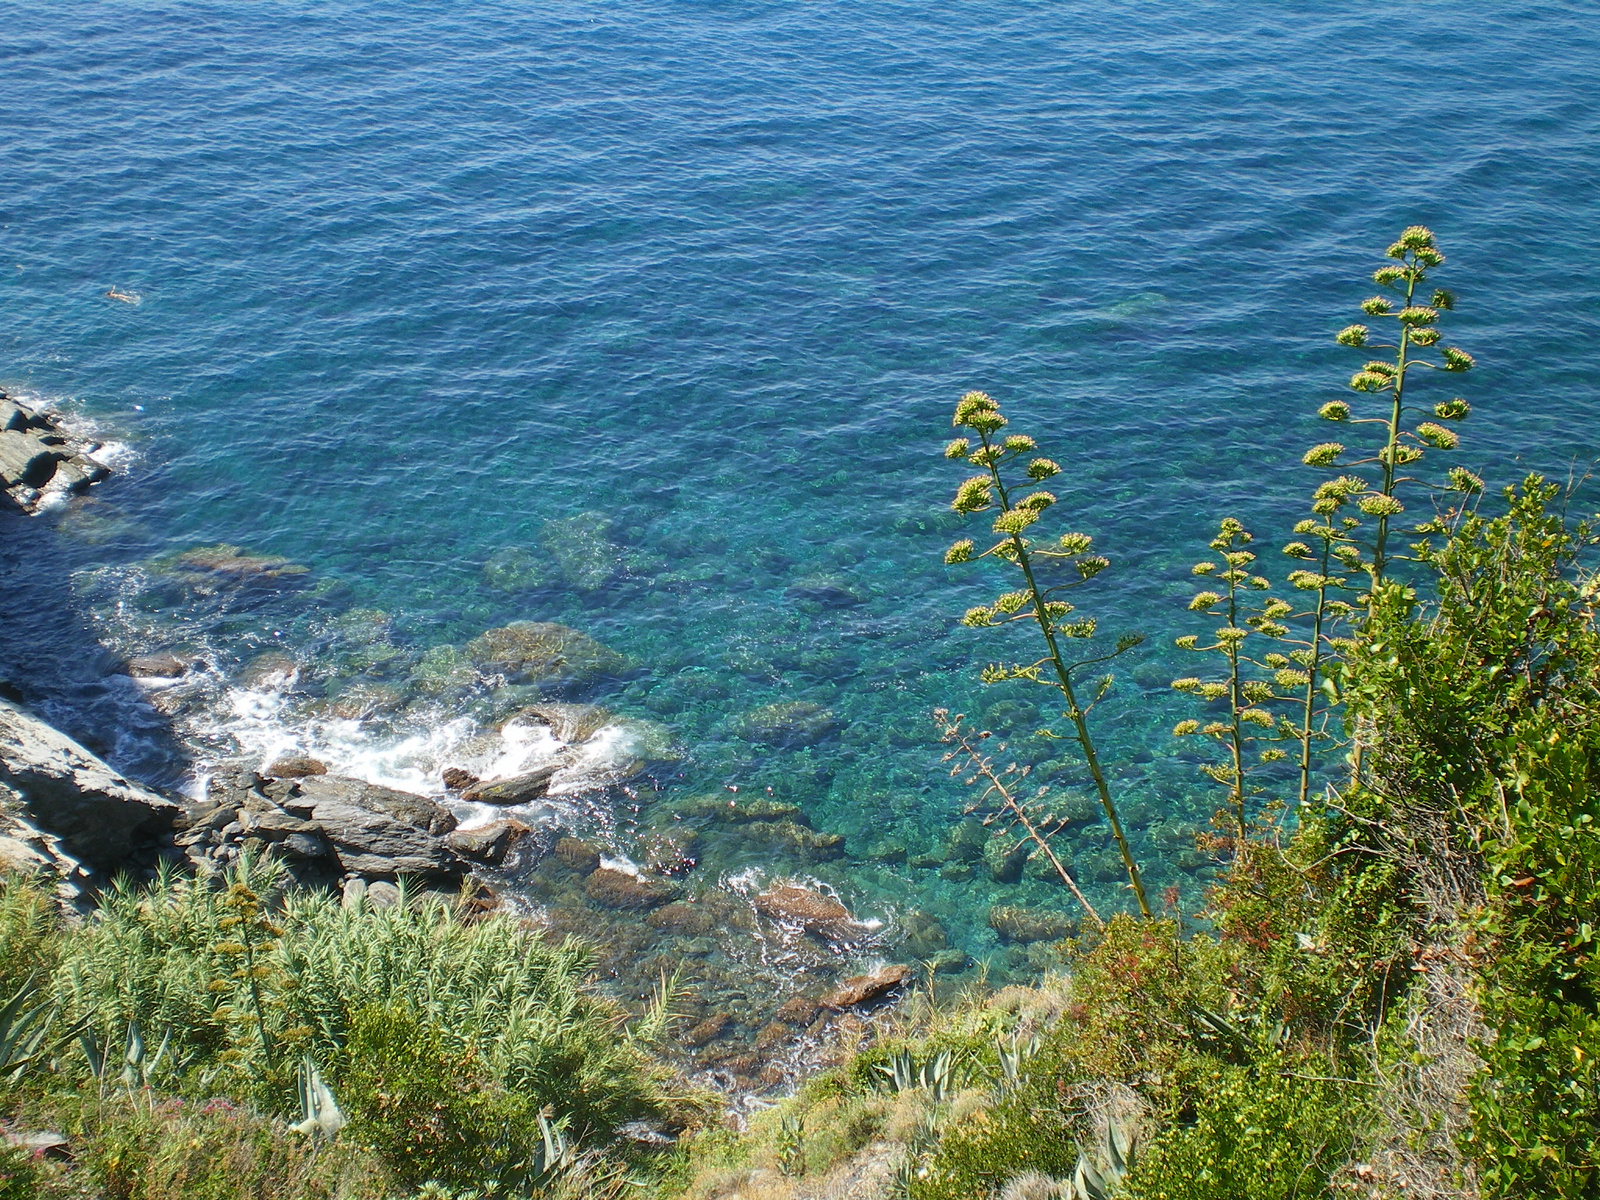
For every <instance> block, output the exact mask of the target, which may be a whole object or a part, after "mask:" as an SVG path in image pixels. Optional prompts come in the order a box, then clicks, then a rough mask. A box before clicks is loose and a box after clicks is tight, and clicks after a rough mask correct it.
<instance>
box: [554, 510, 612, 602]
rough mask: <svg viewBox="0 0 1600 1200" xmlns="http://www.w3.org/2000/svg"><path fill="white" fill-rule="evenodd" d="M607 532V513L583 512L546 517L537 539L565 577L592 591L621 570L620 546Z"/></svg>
mask: <svg viewBox="0 0 1600 1200" xmlns="http://www.w3.org/2000/svg"><path fill="white" fill-rule="evenodd" d="M610 532H611V518H610V517H608V516H607V515H606V514H605V513H599V512H586V513H578V514H577V515H576V516H571V517H562V518H559V519H557V520H554V521H546V522H545V523H544V526H543V528H542V529H541V530H540V540H541V541H542V542H543V543H544V548H545V549H546V550H547V551H549V553H550V557H551V558H553V559H555V562H556V569H557V570H558V571H560V572H561V577H562V578H563V579H564V580H566V581H567V582H568V583H569V584H571V585H572V586H573V587H575V588H577V589H579V590H580V591H585V592H594V591H598V590H599V589H601V588H603V587H605V585H606V584H608V583H610V582H611V581H612V580H613V579H614V578H616V577H617V576H618V575H620V574H621V573H622V568H623V561H622V547H620V546H618V545H617V544H616V543H615V542H613V541H611V540H610V538H609V537H608V536H607V535H609V534H610Z"/></svg>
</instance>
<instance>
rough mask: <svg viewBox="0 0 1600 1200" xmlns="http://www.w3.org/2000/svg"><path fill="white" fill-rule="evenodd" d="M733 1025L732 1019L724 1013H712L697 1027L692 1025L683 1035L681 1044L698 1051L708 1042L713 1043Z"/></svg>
mask: <svg viewBox="0 0 1600 1200" xmlns="http://www.w3.org/2000/svg"><path fill="white" fill-rule="evenodd" d="M732 1024H733V1017H731V1016H730V1015H729V1014H727V1013H725V1012H719V1013H712V1014H711V1016H709V1017H707V1018H706V1019H705V1020H704V1021H701V1022H700V1023H699V1024H698V1025H694V1026H692V1027H691V1028H690V1029H689V1032H687V1033H686V1034H684V1035H683V1044H684V1045H685V1046H688V1047H690V1048H691V1049H694V1050H698V1049H699V1048H700V1047H701V1046H704V1045H706V1044H707V1043H708V1042H714V1041H716V1040H717V1039H718V1038H719V1037H721V1036H722V1035H723V1033H724V1032H725V1031H726V1030H727V1028H728V1026H730V1025H732Z"/></svg>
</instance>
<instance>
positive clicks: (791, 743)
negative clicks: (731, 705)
mask: <svg viewBox="0 0 1600 1200" xmlns="http://www.w3.org/2000/svg"><path fill="white" fill-rule="evenodd" d="M837 727H838V722H837V720H836V719H835V718H834V715H833V713H832V712H830V711H829V710H828V709H826V708H823V707H822V705H820V704H813V703H812V702H811V701H809V700H782V701H779V702H778V703H776V704H764V705H762V706H761V707H760V708H756V709H752V710H751V711H749V712H747V713H745V714H744V716H743V717H741V718H740V719H739V721H738V724H737V729H738V732H739V736H740V737H742V738H744V739H745V740H746V741H751V742H761V743H763V744H765V745H768V746H777V747H779V748H780V749H795V748H796V747H799V746H811V745H815V744H816V743H817V742H820V741H821V740H822V739H823V738H825V737H827V736H828V735H829V734H830V733H832V732H833V731H834V730H835V729H836V728H837Z"/></svg>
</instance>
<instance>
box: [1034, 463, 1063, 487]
mask: <svg viewBox="0 0 1600 1200" xmlns="http://www.w3.org/2000/svg"><path fill="white" fill-rule="evenodd" d="M1059 474H1061V467H1060V464H1058V463H1055V462H1053V461H1051V460H1050V459H1048V458H1036V459H1034V460H1033V461H1032V462H1031V463H1029V464H1028V478H1029V479H1031V480H1033V481H1034V482H1035V483H1038V482H1039V481H1040V480H1043V479H1049V478H1050V477H1051V476H1052V475H1059Z"/></svg>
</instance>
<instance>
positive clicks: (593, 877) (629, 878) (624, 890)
mask: <svg viewBox="0 0 1600 1200" xmlns="http://www.w3.org/2000/svg"><path fill="white" fill-rule="evenodd" d="M583 890H584V894H585V895H587V896H588V897H589V899H591V900H593V901H594V902H595V903H596V904H599V905H603V906H604V907H606V908H622V909H643V908H656V907H658V906H660V905H662V904H665V903H666V902H667V901H669V900H671V899H672V898H673V897H674V896H675V895H676V894H677V893H676V889H675V888H673V886H672V885H671V884H670V883H668V882H667V881H666V880H664V879H648V878H645V877H643V876H639V875H629V874H628V873H627V872H626V871H614V870H612V869H611V868H610V867H600V868H599V869H597V870H595V871H592V872H590V874H589V877H588V878H587V879H586V880H584V882H583Z"/></svg>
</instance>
